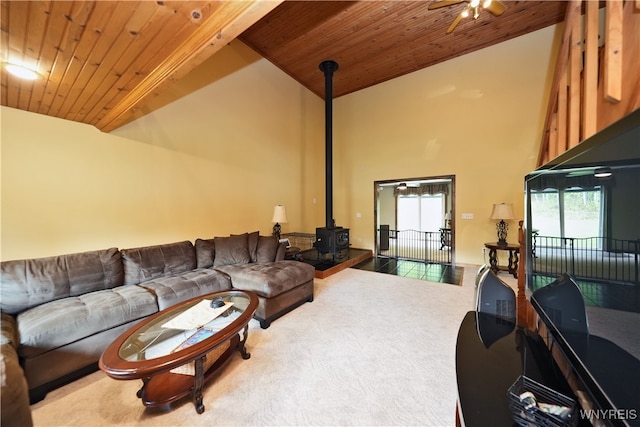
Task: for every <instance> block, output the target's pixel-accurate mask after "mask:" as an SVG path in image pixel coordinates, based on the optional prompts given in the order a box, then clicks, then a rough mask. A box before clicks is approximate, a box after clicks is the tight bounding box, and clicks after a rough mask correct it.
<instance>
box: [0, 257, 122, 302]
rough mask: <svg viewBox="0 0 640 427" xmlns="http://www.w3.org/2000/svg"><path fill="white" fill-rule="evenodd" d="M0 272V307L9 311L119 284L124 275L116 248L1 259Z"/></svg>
mask: <svg viewBox="0 0 640 427" xmlns="http://www.w3.org/2000/svg"><path fill="white" fill-rule="evenodd" d="M0 274H1V275H2V280H1V281H0V309H1V310H2V312H5V313H11V314H17V313H19V312H21V311H23V310H26V309H28V308H31V307H35V306H38V305H40V304H44V303H47V302H50V301H53V300H57V299H60V298H66V297H70V296H77V295H82V294H85V293H87V292H92V291H96V290H102V289H109V288H114V287H116V286H122V284H123V277H124V274H123V266H122V260H121V258H120V252H119V251H118V249H117V248H110V249H104V250H97V251H89V252H81V253H75V254H69V255H59V256H54V257H47V258H36V259H25V260H16V261H4V262H2V263H1V265H0Z"/></svg>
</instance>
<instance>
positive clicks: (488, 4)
mask: <svg viewBox="0 0 640 427" xmlns="http://www.w3.org/2000/svg"><path fill="white" fill-rule="evenodd" d="M489 6H491V0H484V2H483V3H482V7H483V8H485V9H486V8H488V7H489Z"/></svg>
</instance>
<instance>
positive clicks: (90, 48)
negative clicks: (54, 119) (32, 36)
mask: <svg viewBox="0 0 640 427" xmlns="http://www.w3.org/2000/svg"><path fill="white" fill-rule="evenodd" d="M117 6H118V3H116V2H102V1H99V2H96V7H95V9H94V12H93V14H92V15H91V17H90V18H89V21H88V22H87V31H86V32H85V35H84V37H83V38H82V40H81V41H80V43H79V45H78V47H77V50H76V53H75V54H76V56H77V57H78V58H79V61H80V63H81V64H82V68H81V70H80V72H79V74H78V76H77V78H76V80H75V82H74V85H73V86H72V87H71V88H70V89H69V92H68V93H67V96H66V97H65V98H66V99H65V101H64V102H63V104H62V106H61V107H60V111H59V114H60V115H61V116H63V117H66V118H69V119H71V120H73V119H74V118H75V116H76V113H77V111H76V110H74V107H75V106H76V105H77V104H78V103H79V102H83V99H84V98H83V94H85V91H87V90H88V85H89V82H90V81H91V79H92V78H93V75H94V74H95V73H96V71H97V69H98V67H99V64H100V63H102V60H103V59H104V57H105V56H106V54H107V52H108V46H106V43H102V41H103V40H104V37H103V34H104V29H105V28H107V27H108V25H109V22H110V21H112V20H115V19H117V18H113V16H114V13H115V12H116V8H117ZM87 96H88V92H87ZM78 108H79V107H78Z"/></svg>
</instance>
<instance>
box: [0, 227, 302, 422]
mask: <svg viewBox="0 0 640 427" xmlns="http://www.w3.org/2000/svg"><path fill="white" fill-rule="evenodd" d="M285 250H286V248H285V247H284V245H282V244H279V243H278V241H277V240H276V239H275V238H274V237H271V236H269V237H264V236H259V234H258V233H257V232H254V233H244V234H241V235H235V236H228V237H216V238H213V239H197V240H196V241H195V245H194V244H192V243H191V242H189V241H184V242H177V243H171V244H166V245H157V246H148V247H141V248H132V249H123V250H118V249H117V248H110V249H105V250H98V251H90V252H83V253H77V254H69V255H61V256H55V257H47V258H39V259H28V260H15V261H5V262H2V263H1V264H0V272H1V276H0V309H1V311H2V337H1V338H0V339H1V341H0V345H1V346H2V354H1V356H0V357H2V359H1V360H0V368H1V369H2V372H0V374H1V379H2V384H1V386H2V389H1V390H0V393H1V396H2V408H1V410H2V411H1V413H2V419H1V420H0V421H1V422H0V424H2V425H5V423H6V425H10V424H13V423H16V422H19V424H20V425H28V424H29V423H30V412H29V408H28V406H27V408H24V404H25V400H26V402H27V404H28V398H25V396H30V398H31V401H37V400H39V399H41V398H43V397H44V396H45V394H46V392H47V390H49V389H51V388H53V387H57V386H59V385H61V384H63V383H65V382H68V381H70V380H72V379H74V378H77V377H78V376H80V375H83V374H85V373H87V372H91V371H93V370H95V369H96V362H97V361H98V359H99V358H100V355H101V354H102V352H103V351H104V349H105V348H106V347H107V346H108V345H109V344H110V343H111V342H112V341H114V340H115V339H116V338H117V337H118V336H119V335H120V334H122V333H123V332H124V331H125V330H127V329H128V328H130V327H131V326H132V325H134V324H135V323H137V322H139V321H140V320H142V319H144V318H145V317H147V316H149V315H151V314H153V313H156V312H158V311H159V310H163V309H165V308H167V307H170V306H172V305H174V304H177V303H179V302H182V301H185V300H187V299H189V298H193V297H195V296H199V295H204V294H208V293H211V292H217V291H222V290H228V289H232V288H235V289H242V290H247V291H252V292H254V293H255V294H256V295H257V296H258V299H259V307H258V310H257V311H256V314H255V316H254V317H255V318H256V319H257V320H258V321H259V322H260V326H261V327H263V328H267V327H269V325H270V324H271V321H273V320H275V319H276V318H278V317H280V316H282V315H283V314H285V313H287V312H288V311H290V310H292V309H293V308H295V307H297V306H299V305H301V304H303V303H304V302H306V301H313V277H314V269H313V267H312V266H310V265H308V264H305V263H302V262H298V261H285V260H284V253H285ZM18 362H19V363H18ZM25 379H26V382H25ZM27 384H28V392H27V388H26V387H25V386H26V385H27ZM27 416H28V419H29V422H26V421H24V420H25V417H27Z"/></svg>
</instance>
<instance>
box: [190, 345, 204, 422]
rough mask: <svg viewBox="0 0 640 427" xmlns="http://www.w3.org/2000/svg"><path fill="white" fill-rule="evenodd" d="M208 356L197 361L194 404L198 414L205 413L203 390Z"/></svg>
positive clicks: (195, 363)
mask: <svg viewBox="0 0 640 427" xmlns="http://www.w3.org/2000/svg"><path fill="white" fill-rule="evenodd" d="M206 358H207V356H206V355H204V356H202V357H200V358H198V359H196V360H195V361H194V365H195V375H194V377H193V378H194V385H193V404H194V405H195V406H196V412H197V413H198V414H202V413H203V412H204V404H203V403H202V388H203V386H204V361H205V359H206Z"/></svg>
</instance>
